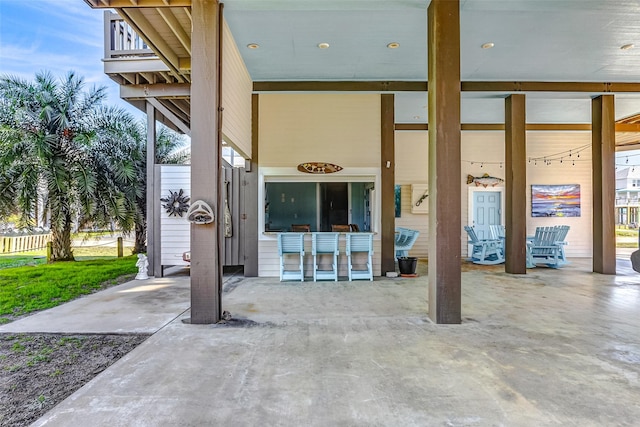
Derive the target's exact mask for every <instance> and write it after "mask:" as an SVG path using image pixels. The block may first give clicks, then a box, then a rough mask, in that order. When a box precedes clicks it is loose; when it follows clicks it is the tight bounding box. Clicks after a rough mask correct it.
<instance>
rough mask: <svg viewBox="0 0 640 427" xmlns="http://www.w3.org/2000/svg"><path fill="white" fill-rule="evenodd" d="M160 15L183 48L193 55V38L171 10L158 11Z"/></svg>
mask: <svg viewBox="0 0 640 427" xmlns="http://www.w3.org/2000/svg"><path fill="white" fill-rule="evenodd" d="M158 14H159V15H160V16H161V17H162V19H163V20H164V22H166V23H167V25H168V26H169V28H170V29H171V32H173V34H174V35H175V36H176V38H177V39H178V41H179V42H180V44H181V45H182V47H184V49H185V50H186V51H187V52H188V53H189V55H191V37H190V36H189V35H188V34H187V33H186V32H185V30H184V28H182V25H181V24H180V22H179V21H178V18H176V15H174V13H173V12H172V11H171V9H158Z"/></svg>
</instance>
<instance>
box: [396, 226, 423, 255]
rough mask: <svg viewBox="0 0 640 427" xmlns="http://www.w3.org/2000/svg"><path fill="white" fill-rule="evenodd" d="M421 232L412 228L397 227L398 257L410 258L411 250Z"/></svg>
mask: <svg viewBox="0 0 640 427" xmlns="http://www.w3.org/2000/svg"><path fill="white" fill-rule="evenodd" d="M419 235H420V232H419V231H418V230H411V229H410V228H403V227H397V228H396V236H395V237H396V238H395V250H396V258H397V257H406V256H409V250H410V249H411V248H412V247H413V244H414V243H415V242H416V240H417V239H418V236H419Z"/></svg>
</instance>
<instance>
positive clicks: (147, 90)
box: [120, 83, 191, 99]
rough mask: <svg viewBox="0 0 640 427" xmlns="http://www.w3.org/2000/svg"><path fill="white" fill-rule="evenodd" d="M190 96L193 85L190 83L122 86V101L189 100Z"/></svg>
mask: <svg viewBox="0 0 640 427" xmlns="http://www.w3.org/2000/svg"><path fill="white" fill-rule="evenodd" d="M190 96H191V84H189V83H173V84H166V83H156V84H153V85H125V86H120V98H122V99H144V98H189V97H190Z"/></svg>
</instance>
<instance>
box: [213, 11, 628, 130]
mask: <svg viewBox="0 0 640 427" xmlns="http://www.w3.org/2000/svg"><path fill="white" fill-rule="evenodd" d="M428 3H429V1H426V0H386V1H371V0H226V1H224V5H225V8H224V14H225V18H226V20H227V22H228V23H229V26H230V28H231V31H232V33H233V35H234V37H235V40H236V43H237V44H238V47H239V48H240V51H241V53H242V55H243V57H244V60H245V63H246V65H247V68H248V70H249V73H250V74H251V77H252V79H253V80H254V81H295V80H322V81H336V80H352V81H362V80H383V81H392V80H405V81H425V80H426V79H427V31H426V22H427V17H426V13H427V6H428ZM460 15H461V16H460V21H461V22H460V26H461V76H462V80H463V81H471V80H476V81H489V80H496V81H527V80H534V81H575V82H585V81H588V82H640V2H638V1H628V0H461V11H460ZM321 42H326V43H329V44H330V45H331V47H330V48H329V49H319V48H318V47H317V45H318V43H321ZM390 42H397V43H400V47H399V48H398V49H388V48H387V47H386V45H387V44H388V43H390ZM485 42H493V43H495V47H493V48H492V49H482V48H481V47H480V46H481V45H482V44H483V43H485ZM250 43H258V44H259V45H260V48H259V49H255V50H250V49H248V48H246V46H247V45H248V44H250ZM627 43H635V44H636V48H634V49H630V50H621V49H620V46H622V45H623V44H627ZM505 95H506V94H505V93H477V92H474V93H471V92H466V93H463V99H462V121H463V122H464V123H500V122H502V121H503V117H504V101H503V98H504V96H505ZM593 95H597V94H590V93H577V94H575V93H574V94H557V93H551V94H548V93H529V94H527V121H528V122H530V123H589V122H590V120H591V112H590V108H591V105H590V98H591V96H593ZM426 103H427V101H426V94H422V93H398V94H397V97H396V121H397V122H399V123H415V122H423V123H424V122H426V117H427V110H426V107H425V105H426ZM636 113H640V94H638V95H636V94H633V95H630V94H620V95H616V118H617V119H620V118H623V117H626V116H629V115H632V114H636ZM416 117H417V118H416Z"/></svg>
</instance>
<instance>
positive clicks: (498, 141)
mask: <svg viewBox="0 0 640 427" xmlns="http://www.w3.org/2000/svg"><path fill="white" fill-rule="evenodd" d="M590 142H591V133H590V132H549V131H545V132H542V131H540V132H527V157H543V156H549V155H552V154H555V153H559V152H562V151H565V150H569V149H576V148H577V147H580V146H583V145H585V144H589V143H590ZM461 148H462V151H461V155H462V160H466V162H465V161H463V162H462V170H461V177H460V181H461V186H462V225H466V224H467V221H468V218H469V210H468V203H469V187H470V186H469V185H467V184H466V182H467V181H466V178H467V175H473V176H482V175H483V174H485V173H488V174H489V175H491V176H496V177H499V178H502V179H504V178H505V172H504V165H503V168H500V165H499V164H493V165H489V164H486V163H485V164H483V163H482V162H501V161H504V132H463V133H462V147H461ZM572 158H575V154H574V155H573V156H572ZM590 159H591V150H590V149H588V150H585V151H582V152H581V153H580V159H579V161H576V163H575V166H572V164H571V162H569V161H564V162H563V163H560V162H558V161H554V162H552V164H551V165H549V166H545V165H544V164H543V162H538V165H537V166H534V164H533V163H531V164H527V188H526V191H527V208H526V215H527V235H533V234H535V230H536V227H542V226H553V225H569V226H570V227H571V229H570V230H569V234H568V235H567V242H568V243H569V245H568V246H567V248H566V252H567V256H569V257H572V256H573V257H589V256H591V255H592V246H593V239H592V236H591V219H592V212H591V211H592V199H593V194H592V190H591V162H590ZM576 160H578V159H577V158H576ZM471 161H473V164H471V163H470V162H471ZM532 184H534V185H535V184H543V185H552V184H580V203H581V216H580V217H575V218H533V217H531V185H532ZM502 186H504V183H503V184H502ZM503 215H504V213H503ZM503 218H504V217H503ZM461 234H462V236H463V238H462V241H461V247H462V253H463V254H466V253H467V244H466V233H464V230H463V229H462V227H461Z"/></svg>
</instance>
